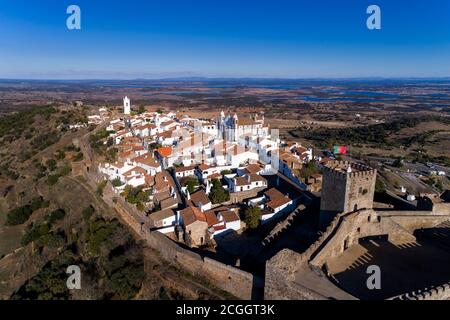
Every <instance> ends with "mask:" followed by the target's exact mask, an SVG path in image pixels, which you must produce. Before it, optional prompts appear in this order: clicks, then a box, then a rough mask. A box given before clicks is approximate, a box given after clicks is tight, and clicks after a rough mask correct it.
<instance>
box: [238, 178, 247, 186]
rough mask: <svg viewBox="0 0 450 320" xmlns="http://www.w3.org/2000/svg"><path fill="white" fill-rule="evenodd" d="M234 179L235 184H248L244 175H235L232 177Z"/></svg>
mask: <svg viewBox="0 0 450 320" xmlns="http://www.w3.org/2000/svg"><path fill="white" fill-rule="evenodd" d="M234 180H235V184H236V186H246V185H249V184H250V183H249V182H248V180H247V178H246V177H236V178H234Z"/></svg>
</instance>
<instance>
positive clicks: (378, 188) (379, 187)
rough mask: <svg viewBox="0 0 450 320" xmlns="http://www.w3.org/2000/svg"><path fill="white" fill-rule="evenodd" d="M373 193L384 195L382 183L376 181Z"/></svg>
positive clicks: (384, 189)
mask: <svg viewBox="0 0 450 320" xmlns="http://www.w3.org/2000/svg"><path fill="white" fill-rule="evenodd" d="M375 192H376V193H385V192H386V186H385V185H384V183H383V182H382V181H381V180H379V179H377V180H376V181H375Z"/></svg>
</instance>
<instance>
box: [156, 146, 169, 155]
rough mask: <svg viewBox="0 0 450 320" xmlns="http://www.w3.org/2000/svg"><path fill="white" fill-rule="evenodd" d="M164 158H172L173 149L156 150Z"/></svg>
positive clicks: (162, 148)
mask: <svg viewBox="0 0 450 320" xmlns="http://www.w3.org/2000/svg"><path fill="white" fill-rule="evenodd" d="M156 152H158V153H159V154H160V155H161V156H162V157H170V156H171V155H172V147H161V148H159V149H157V150H156Z"/></svg>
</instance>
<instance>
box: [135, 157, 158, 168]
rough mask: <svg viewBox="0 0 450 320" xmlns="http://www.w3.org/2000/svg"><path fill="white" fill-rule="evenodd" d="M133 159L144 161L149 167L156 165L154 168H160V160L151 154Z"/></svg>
mask: <svg viewBox="0 0 450 320" xmlns="http://www.w3.org/2000/svg"><path fill="white" fill-rule="evenodd" d="M133 161H135V162H139V163H142V164H145V165H147V166H149V167H154V168H158V167H159V166H160V164H159V162H158V161H157V160H156V159H155V158H153V157H152V155H151V154H143V155H141V156H139V157H136V158H134V159H133Z"/></svg>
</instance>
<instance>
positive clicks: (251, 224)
mask: <svg viewBox="0 0 450 320" xmlns="http://www.w3.org/2000/svg"><path fill="white" fill-rule="evenodd" d="M260 216H261V209H260V208H259V207H253V206H249V207H247V208H245V210H244V219H245V220H244V221H245V224H246V225H247V228H249V229H256V228H257V227H258V226H259V218H260Z"/></svg>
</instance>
